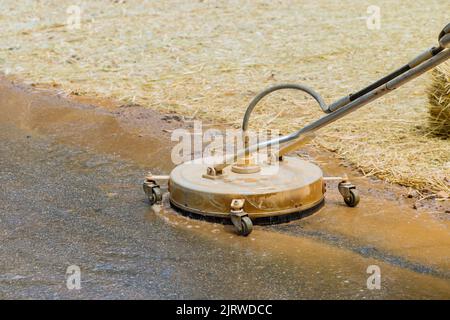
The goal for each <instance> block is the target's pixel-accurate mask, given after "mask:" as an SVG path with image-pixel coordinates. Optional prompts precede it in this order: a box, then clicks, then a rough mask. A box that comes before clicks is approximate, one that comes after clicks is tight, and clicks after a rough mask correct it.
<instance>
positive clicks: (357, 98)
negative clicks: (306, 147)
mask: <svg viewBox="0 0 450 320" xmlns="http://www.w3.org/2000/svg"><path fill="white" fill-rule="evenodd" d="M449 32H450V24H448V25H447V26H446V27H445V28H444V29H443V30H442V32H441V34H440V35H439V45H440V46H439V47H437V48H436V47H433V48H431V49H428V50H426V51H425V52H423V53H421V54H420V55H418V56H417V57H416V58H415V59H413V60H412V61H411V62H409V63H408V64H407V65H405V66H403V67H402V68H400V69H398V70H396V71H394V72H393V73H391V74H389V75H388V76H386V77H384V78H382V79H380V80H378V81H377V82H375V83H373V84H371V85H370V86H368V87H366V88H364V89H362V90H361V91H359V92H357V93H356V94H350V95H348V96H347V97H344V98H341V99H339V100H337V101H336V102H334V103H332V104H330V105H329V106H328V107H327V106H326V105H325V103H324V101H323V99H322V98H321V97H320V95H319V94H317V93H316V92H315V91H314V90H312V89H310V88H308V87H306V86H302V85H295V84H281V85H278V86H273V87H270V88H268V89H266V90H264V91H262V92H261V93H260V94H258V95H257V96H256V97H255V98H254V99H253V100H252V102H251V103H250V105H249V106H248V107H247V110H246V112H245V115H244V120H243V123H242V128H243V131H244V134H245V133H246V131H247V129H248V121H249V118H250V114H251V112H252V111H253V109H254V108H255V106H256V104H257V103H258V102H259V101H260V100H261V99H262V98H263V97H265V96H266V95H268V94H270V93H272V92H274V91H277V90H281V89H297V90H301V91H304V92H306V93H308V94H309V95H311V96H312V97H313V98H314V99H315V100H316V101H317V102H318V103H319V105H320V107H321V109H322V110H323V111H324V112H326V113H328V114H327V115H326V116H323V117H322V118H320V119H318V120H316V121H314V122H312V123H311V124H309V125H307V126H305V127H303V128H302V129H299V130H297V131H295V132H293V133H290V134H288V135H285V136H282V137H278V138H275V139H272V140H269V141H264V142H261V143H259V144H255V145H252V146H248V145H246V146H245V148H244V149H242V150H240V151H238V152H237V153H236V154H234V155H228V156H226V157H225V160H224V161H223V162H222V163H220V164H217V165H214V167H213V168H209V171H210V172H211V171H213V172H214V173H216V174H220V173H221V172H222V170H223V169H224V168H225V167H227V166H228V165H229V164H230V163H232V162H233V161H236V160H237V158H239V157H241V156H242V155H244V154H248V153H252V152H255V151H257V150H258V149H260V148H264V147H269V146H272V145H276V144H282V143H286V142H290V141H293V140H295V141H294V142H292V143H291V144H289V145H288V146H287V147H285V148H283V149H281V150H280V151H279V155H283V154H284V152H285V151H291V150H292V146H295V145H297V144H298V141H297V140H299V139H305V138H306V139H307V138H308V137H310V136H311V135H312V134H313V132H314V131H316V130H318V129H320V128H322V127H324V126H326V125H328V124H330V123H332V122H334V121H336V120H338V119H340V118H342V117H343V116H345V115H347V114H349V113H350V112H353V111H355V110H357V109H359V108H360V107H362V106H364V105H366V104H367V103H369V102H371V101H373V100H376V99H378V98H380V97H382V96H384V95H385V94H387V93H389V92H390V91H393V90H395V89H397V88H398V87H400V86H402V85H403V84H405V83H407V82H409V81H411V80H413V79H415V78H417V77H418V76H420V75H422V74H423V73H425V72H427V71H429V70H430V69H432V68H434V67H436V66H437V65H439V64H441V63H443V62H445V61H446V60H448V59H450V49H448V42H447V40H446V38H447V37H448V35H449ZM443 39H444V41H441V40H443ZM446 48H447V49H446ZM245 141H246V140H245Z"/></svg>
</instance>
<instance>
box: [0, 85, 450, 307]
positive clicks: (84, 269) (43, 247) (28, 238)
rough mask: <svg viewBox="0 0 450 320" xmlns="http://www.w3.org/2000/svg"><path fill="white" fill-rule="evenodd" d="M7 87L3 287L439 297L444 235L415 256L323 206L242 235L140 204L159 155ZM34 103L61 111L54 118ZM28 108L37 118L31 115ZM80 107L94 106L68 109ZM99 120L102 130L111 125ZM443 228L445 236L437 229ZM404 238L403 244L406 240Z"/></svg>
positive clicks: (2, 133) (1, 143) (0, 139)
mask: <svg viewBox="0 0 450 320" xmlns="http://www.w3.org/2000/svg"><path fill="white" fill-rule="evenodd" d="M9 89H11V88H10V87H9V86H3V87H2V91H1V95H0V105H1V106H2V107H1V108H0V109H1V111H2V112H3V115H5V117H3V120H1V121H0V240H1V245H0V298H2V299H16V298H19V299H29V298H38V299H55V298H56V299H57V298H70V299H71V298H77V299H78V298H81V299H91V298H104V299H140V298H142V299H158V298H162V299H175V298H177V299H221V298H227V299H265V298H274V299H299V298H300V299H306V298H319V299H320V298H322V299H324V298H327V299H329V298H338V299H342V298H354V299H379V298H450V276H449V270H448V262H449V261H448V251H446V250H447V249H448V247H447V246H446V244H445V246H444V247H442V248H441V249H442V250H443V251H442V254H441V256H440V258H443V259H441V260H439V259H438V258H439V257H436V259H433V258H430V260H427V259H422V256H421V255H419V254H417V255H414V252H412V251H407V252H406V253H404V252H403V251H401V250H398V248H392V250H391V249H390V247H389V246H387V245H385V244H384V243H382V242H379V241H378V240H376V239H375V238H372V239H369V238H367V239H365V240H364V239H363V240H361V239H357V238H356V237H353V236H350V235H348V234H347V235H345V234H343V233H342V232H338V230H334V231H333V230H331V229H326V228H325V227H324V226H326V223H327V221H332V220H331V218H327V214H328V212H332V211H326V210H325V211H323V212H322V211H321V212H320V213H318V215H317V216H313V217H312V218H311V219H310V218H308V219H309V220H306V221H300V222H294V223H290V224H287V225H281V226H274V227H256V228H255V231H254V232H253V233H252V235H251V236H250V237H247V238H242V237H238V236H235V235H234V234H233V231H232V230H231V229H230V228H228V227H224V226H221V225H215V224H210V223H206V222H201V221H195V220H190V219H187V218H184V217H180V216H178V215H177V214H176V213H174V212H173V211H171V210H170V209H169V208H168V206H167V203H165V204H164V205H163V206H162V207H155V208H150V206H149V205H148V203H147V200H146V199H145V196H144V194H143V192H142V189H141V183H142V178H143V175H144V173H145V171H146V170H147V169H149V167H153V168H155V170H156V172H158V171H162V170H164V169H165V168H167V165H165V164H164V163H163V164H161V162H164V161H166V160H163V158H164V157H162V156H161V157H162V158H161V159H160V160H159V161H158V157H155V156H154V152H153V153H152V154H153V156H151V160H150V161H153V164H152V163H151V162H150V163H146V164H145V165H144V164H143V163H145V161H141V160H142V159H138V160H133V159H130V158H127V157H124V156H123V154H126V150H125V149H126V148H127V147H126V144H125V145H124V144H122V148H123V149H124V152H123V153H120V152H118V153H116V152H111V150H112V149H114V148H115V147H114V146H111V147H108V146H107V145H108V144H109V142H108V140H106V139H107V138H105V136H102V135H101V134H96V135H92V132H90V131H89V130H88V129H89V128H88V127H77V126H76V125H75V126H74V127H72V128H71V127H70V126H68V125H67V123H76V121H77V119H80V117H78V116H74V115H73V114H71V113H70V112H71V111H70V110H71V109H70V108H72V106H70V104H69V105H66V104H67V103H66V102H61V101H60V100H58V99H56V98H55V99H53V100H52V102H48V101H47V100H45V101H44V102H42V101H40V102H39V103H35V104H34V105H33V103H30V104H26V107H25V108H22V109H21V108H20V107H19V104H20V103H21V102H20V101H22V100H20V99H21V98H20V97H22V96H26V99H25V100H23V101H31V102H33V99H37V100H39V99H40V98H39V97H38V96H36V95H35V94H34V93H33V94H31V93H29V92H22V91H21V90H16V91H14V90H13V91H12V93H11V92H9V93H8V92H6V91H7V90H9ZM18 96H19V98H18ZM59 104H61V105H62V107H61V108H59V109H58V108H57V107H55V106H58V105H59ZM24 105H25V104H24ZM42 105H51V106H50V107H49V108H50V109H51V108H55V109H54V110H57V111H58V110H59V111H58V112H62V114H64V115H67V114H71V117H68V118H67V117H63V118H64V119H65V121H62V122H61V121H60V120H61V117H56V116H55V113H54V112H53V113H52V112H49V109H45V108H42V109H39V108H40V107H42ZM33 108H37V113H36V114H39V115H40V118H39V119H41V118H43V119H44V121H42V120H39V121H33V119H36V114H33V112H35V111H36V109H33ZM11 110H13V111H11ZM14 110H17V113H18V114H19V113H20V117H19V118H20V120H17V119H18V117H15V116H13V115H12V114H13V113H14V112H15V111H14ZM19 110H20V111H19ZM33 110H34V111H33ZM89 112H97V111H92V110H91V109H87V110H83V109H80V110H78V111H77V114H85V113H89ZM56 113H57V112H56ZM8 114H9V116H8ZM50 115H51V116H50ZM115 116H116V115H114V114H113V113H112V114H111V115H107V117H115ZM88 117H89V118H92V114H90V115H89V116H88ZM104 117H105V115H104V114H103V113H102V114H101V118H99V119H104ZM31 118H33V119H31ZM45 119H48V122H46V121H45ZM55 119H58V121H59V122H57V121H56V120H55ZM25 120H26V121H25ZM99 121H100V120H99ZM55 123H56V124H55ZM38 124H39V125H38ZM100 124H101V123H95V121H93V123H91V124H90V126H93V127H95V128H98V127H101V125H100ZM49 128H50V129H49ZM114 128H116V127H114ZM102 130H104V131H106V132H108V135H109V133H110V132H109V131H108V130H111V126H105V127H104V128H103V129H102ZM114 130H117V132H116V133H117V135H112V136H111V135H110V139H111V140H117V139H120V136H121V134H122V133H121V132H122V131H121V130H122V129H120V127H117V128H116V129H114ZM86 135H88V136H87V137H86ZM61 137H64V138H61ZM118 137H119V138H118ZM144 138H145V137H144ZM161 139H163V138H161ZM86 141H88V142H86ZM91 141H94V142H95V143H94V142H91ZM127 141H128V140H127ZM105 145H106V146H105ZM162 145H164V143H162V144H161V145H160V148H162V147H161V146H162ZM153 146H154V145H153ZM130 148H131V147H130ZM163 150H165V149H161V150H159V151H160V152H163ZM117 151H119V150H117ZM153 151H155V150H153ZM144 160H145V159H144ZM332 199H333V197H332ZM333 203H334V202H333V200H332V201H331V204H332V205H331V206H332V207H333V206H335V207H336V208H338V210H343V208H345V207H341V206H337V205H335V204H334V205H333ZM330 210H333V209H330ZM336 210H337V209H336ZM345 214H348V215H352V216H351V219H353V220H355V219H356V218H355V216H353V213H351V212H350V213H347V212H346V213H345ZM408 217H409V216H408ZM342 219H344V221H345V219H349V216H344V215H343V216H342ZM411 219H412V218H411ZM317 224H320V227H318V226H317ZM440 226H441V225H440ZM445 226H447V225H445ZM323 228H325V229H323ZM349 228H351V227H350V226H349ZM436 230H437V229H436ZM439 230H440V229H439ZM442 234H443V237H444V239H446V238H445V236H446V235H448V230H447V229H445V230H444V231H443V233H442ZM411 237H414V236H413V235H411ZM430 237H433V236H432V235H430ZM362 238H363V237H362ZM404 240H405V242H404V244H403V246H402V248H410V247H411V245H410V242H408V239H404ZM446 240H448V239H446ZM424 241H425V240H424ZM441 243H442V241H441ZM419 249H421V248H419ZM405 250H406V249H405ZM422 250H426V248H425V249H424V248H422ZM71 265H76V266H78V267H79V268H80V270H81V289H79V290H77V289H72V290H71V289H69V288H68V287H67V285H66V281H67V277H68V275H67V274H66V271H67V268H68V267H69V266H71ZM370 265H377V266H379V267H380V269H381V270H382V278H381V279H382V285H381V289H379V290H369V289H368V288H367V284H366V282H367V278H368V277H369V276H370V274H368V273H367V268H368V266H370Z"/></svg>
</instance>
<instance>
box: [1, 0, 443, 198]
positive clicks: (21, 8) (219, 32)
mask: <svg viewBox="0 0 450 320" xmlns="http://www.w3.org/2000/svg"><path fill="white" fill-rule="evenodd" d="M372 2H373V1H350V0H347V1H325V0H304V1H243V0H242V1H206V0H205V1H148V2H144V1H138V0H127V1H106V0H104V1H80V2H78V3H80V4H81V7H82V21H81V23H82V24H81V28H80V29H79V30H68V29H67V28H66V27H65V22H66V19H67V14H66V9H67V7H69V6H70V5H73V4H74V2H73V1H72V0H60V1H56V0H53V1H48V0H42V1H12V0H3V1H1V3H0V25H1V28H0V66H1V69H2V70H3V71H4V72H6V73H9V74H12V75H16V76H18V77H19V78H21V79H27V80H29V81H30V82H33V83H39V84H47V85H49V84H50V85H52V84H58V86H60V87H61V88H62V90H65V91H66V92H74V93H77V94H82V95H95V96H103V97H111V98H115V99H119V100H121V101H124V102H134V103H139V104H141V105H143V106H144V107H149V108H154V109H157V110H159V111H162V112H166V113H168V112H176V113H179V114H183V115H186V116H190V117H195V118H198V119H206V120H209V121H213V122H216V123H221V124H228V125H235V126H238V125H239V123H240V121H241V118H242V116H243V113H244V109H245V107H246V104H247V103H248V102H249V100H250V99H251V98H252V97H253V96H254V95H255V94H256V93H257V92H258V91H259V90H261V89H262V88H264V87H266V86H268V85H270V84H274V83H280V82H294V83H305V84H307V85H309V86H311V87H313V88H315V89H316V90H317V91H319V92H321V93H322V95H323V96H324V98H325V99H326V100H327V101H328V102H331V101H333V100H334V99H337V98H339V97H341V96H343V95H345V94H347V93H349V92H351V91H355V90H357V89H359V88H361V87H362V86H364V85H366V84H368V83H370V82H372V81H374V80H376V79H377V78H379V77H381V76H383V75H384V74H385V73H387V72H388V71H391V70H393V69H395V68H396V67H398V66H400V65H402V64H404V63H405V62H407V61H408V60H409V59H411V58H412V57H414V56H415V55H416V54H417V53H419V52H420V51H421V50H423V49H425V48H428V47H430V46H432V45H434V44H435V43H436V38H437V34H438V32H439V31H440V30H441V28H442V27H443V26H444V25H445V24H446V23H448V14H447V13H448V2H446V1H442V0H421V1H408V2H403V1H389V0H379V1H376V4H377V5H378V6H380V8H381V19H382V20H381V22H382V24H381V30H368V29H367V27H366V21H365V16H367V8H368V6H370V5H372V4H373V3H372ZM428 80H429V79H428V77H422V78H420V79H417V80H415V81H414V82H413V83H411V84H408V85H406V86H405V87H404V88H402V89H400V90H398V91H396V92H395V93H392V94H390V95H389V96H387V97H384V98H382V99H380V100H379V101H377V102H375V103H372V104H371V105H369V106H366V107H364V108H362V109H361V110H359V111H357V112H355V113H354V114H352V115H351V116H349V117H346V118H344V119H342V120H339V121H338V122H336V123H334V124H333V125H331V126H329V127H327V128H324V129H323V131H321V135H320V137H318V138H317V139H316V140H315V141H316V143H317V144H319V145H320V146H322V147H325V148H328V149H330V150H333V151H335V152H337V153H338V154H339V155H340V156H342V157H343V158H345V159H347V160H349V161H351V162H352V163H353V165H354V166H355V167H356V168H358V169H360V170H361V171H362V172H364V173H365V174H366V175H369V176H370V175H375V176H377V177H380V178H383V179H386V180H388V181H391V182H395V183H400V184H403V185H407V186H412V187H415V188H418V189H428V190H431V191H434V192H438V191H446V192H449V191H450V186H449V181H450V152H449V150H450V146H449V141H448V140H444V139H441V138H437V137H435V136H433V135H431V134H430V130H429V129H428V123H427V121H428V109H427V104H428V103H427V100H426V87H427V81H428ZM321 115H322V114H321V112H320V111H319V110H318V107H317V106H315V105H313V104H312V103H311V101H310V100H306V99H304V97H303V96H301V95H300V94H298V93H292V92H285V93H284V92H282V93H279V94H275V95H274V96H273V97H269V98H268V99H267V100H265V101H264V103H263V104H262V105H261V106H260V107H258V108H257V110H255V115H254V116H253V118H252V119H251V121H252V125H253V126H254V127H260V126H264V125H265V124H266V123H268V122H270V127H274V128H281V129H282V130H283V131H284V132H289V131H292V130H293V129H295V128H298V127H300V126H303V125H305V124H306V123H308V122H310V121H311V120H313V119H316V118H317V117H319V116H321Z"/></svg>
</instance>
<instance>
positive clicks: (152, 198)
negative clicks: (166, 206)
mask: <svg viewBox="0 0 450 320" xmlns="http://www.w3.org/2000/svg"><path fill="white" fill-rule="evenodd" d="M144 192H145V194H146V195H147V197H148V201H149V202H150V205H154V204H155V203H158V202H161V201H162V191H161V188H160V187H159V186H158V185H157V184H154V185H149V184H148V183H147V182H145V183H144Z"/></svg>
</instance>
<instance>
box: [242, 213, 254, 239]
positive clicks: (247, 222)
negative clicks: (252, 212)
mask: <svg viewBox="0 0 450 320" xmlns="http://www.w3.org/2000/svg"><path fill="white" fill-rule="evenodd" d="M252 230H253V223H252V220H251V219H250V218H249V217H242V218H241V228H240V230H238V234H239V235H240V236H244V237H246V236H248V235H249V234H250V233H252Z"/></svg>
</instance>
